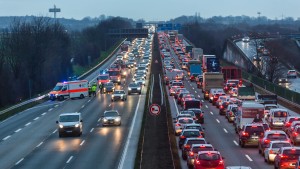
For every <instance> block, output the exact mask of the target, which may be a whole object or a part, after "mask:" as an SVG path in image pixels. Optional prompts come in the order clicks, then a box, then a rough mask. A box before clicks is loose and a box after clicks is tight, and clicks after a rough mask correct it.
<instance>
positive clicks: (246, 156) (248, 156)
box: [245, 154, 253, 161]
mask: <svg viewBox="0 0 300 169" xmlns="http://www.w3.org/2000/svg"><path fill="white" fill-rule="evenodd" d="M245 156H246V157H247V158H248V160H249V161H253V160H252V159H251V158H250V157H249V156H248V154H246V155H245Z"/></svg>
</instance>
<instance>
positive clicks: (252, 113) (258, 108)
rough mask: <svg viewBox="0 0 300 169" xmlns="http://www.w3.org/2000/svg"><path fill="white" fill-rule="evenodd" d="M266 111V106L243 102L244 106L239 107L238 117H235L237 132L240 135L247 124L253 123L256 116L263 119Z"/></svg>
mask: <svg viewBox="0 0 300 169" xmlns="http://www.w3.org/2000/svg"><path fill="white" fill-rule="evenodd" d="M264 109H265V107H264V105H262V104H260V103H257V102H253V101H245V102H243V103H242V105H241V106H239V109H238V111H237V115H236V117H235V131H236V132H237V133H238V132H239V131H240V130H241V129H242V128H243V126H244V125H245V124H247V123H252V122H253V119H254V118H255V117H256V114H259V117H260V118H261V119H263V117H264Z"/></svg>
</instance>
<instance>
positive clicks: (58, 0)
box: [0, 0, 300, 21]
mask: <svg viewBox="0 0 300 169" xmlns="http://www.w3.org/2000/svg"><path fill="white" fill-rule="evenodd" d="M54 4H55V5H56V6H57V7H58V8H61V13H59V14H58V15H57V17H59V18H61V17H64V18H74V19H82V18H84V17H86V16H90V17H98V16H100V15H102V14H104V15H106V16H122V17H128V18H132V19H135V20H136V19H145V20H146V21H149V20H154V21H164V20H169V19H172V18H176V17H178V16H182V15H187V16H190V15H195V13H196V12H197V13H200V16H201V17H204V18H209V17H211V16H229V15H232V16H240V15H247V16H253V17H257V16H258V14H257V12H261V16H266V17H268V18H270V19H276V18H277V19H281V18H282V16H283V17H289V16H290V17H294V19H298V18H300V13H299V8H300V0H184V1H182V0H151V1H145V0H85V1H83V0H51V1H49V0H0V16H25V15H36V16H53V14H50V13H49V12H48V9H49V8H50V7H53V5H54Z"/></svg>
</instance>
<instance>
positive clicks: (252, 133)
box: [239, 123, 265, 147]
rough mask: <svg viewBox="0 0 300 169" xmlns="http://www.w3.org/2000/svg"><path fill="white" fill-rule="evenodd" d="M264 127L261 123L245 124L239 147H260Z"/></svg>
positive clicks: (240, 134)
mask: <svg viewBox="0 0 300 169" xmlns="http://www.w3.org/2000/svg"><path fill="white" fill-rule="evenodd" d="M264 132H265V129H264V126H263V125H262V124H260V123H253V124H245V125H244V126H243V128H242V130H241V131H240V132H239V145H240V146H241V147H245V146H246V145H250V146H258V141H259V139H260V138H261V137H262V136H263V135H264Z"/></svg>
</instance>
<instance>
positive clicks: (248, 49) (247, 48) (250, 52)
mask: <svg viewBox="0 0 300 169" xmlns="http://www.w3.org/2000/svg"><path fill="white" fill-rule="evenodd" d="M235 44H236V45H237V46H238V47H239V48H240V49H241V50H242V51H243V52H244V53H245V55H246V56H247V57H248V58H249V59H250V60H252V61H253V56H254V55H256V47H255V43H254V41H253V40H250V42H248V43H245V42H243V41H237V42H236V43H235ZM263 58H264V57H263ZM253 63H254V64H257V63H256V61H253ZM280 67H281V68H280V69H281V71H282V74H283V75H284V76H283V77H282V78H285V75H286V73H287V71H288V68H286V67H285V66H283V65H282V64H280ZM288 80H289V83H287V84H280V85H281V86H283V87H286V88H289V89H290V90H293V91H296V92H300V78H296V79H288Z"/></svg>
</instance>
